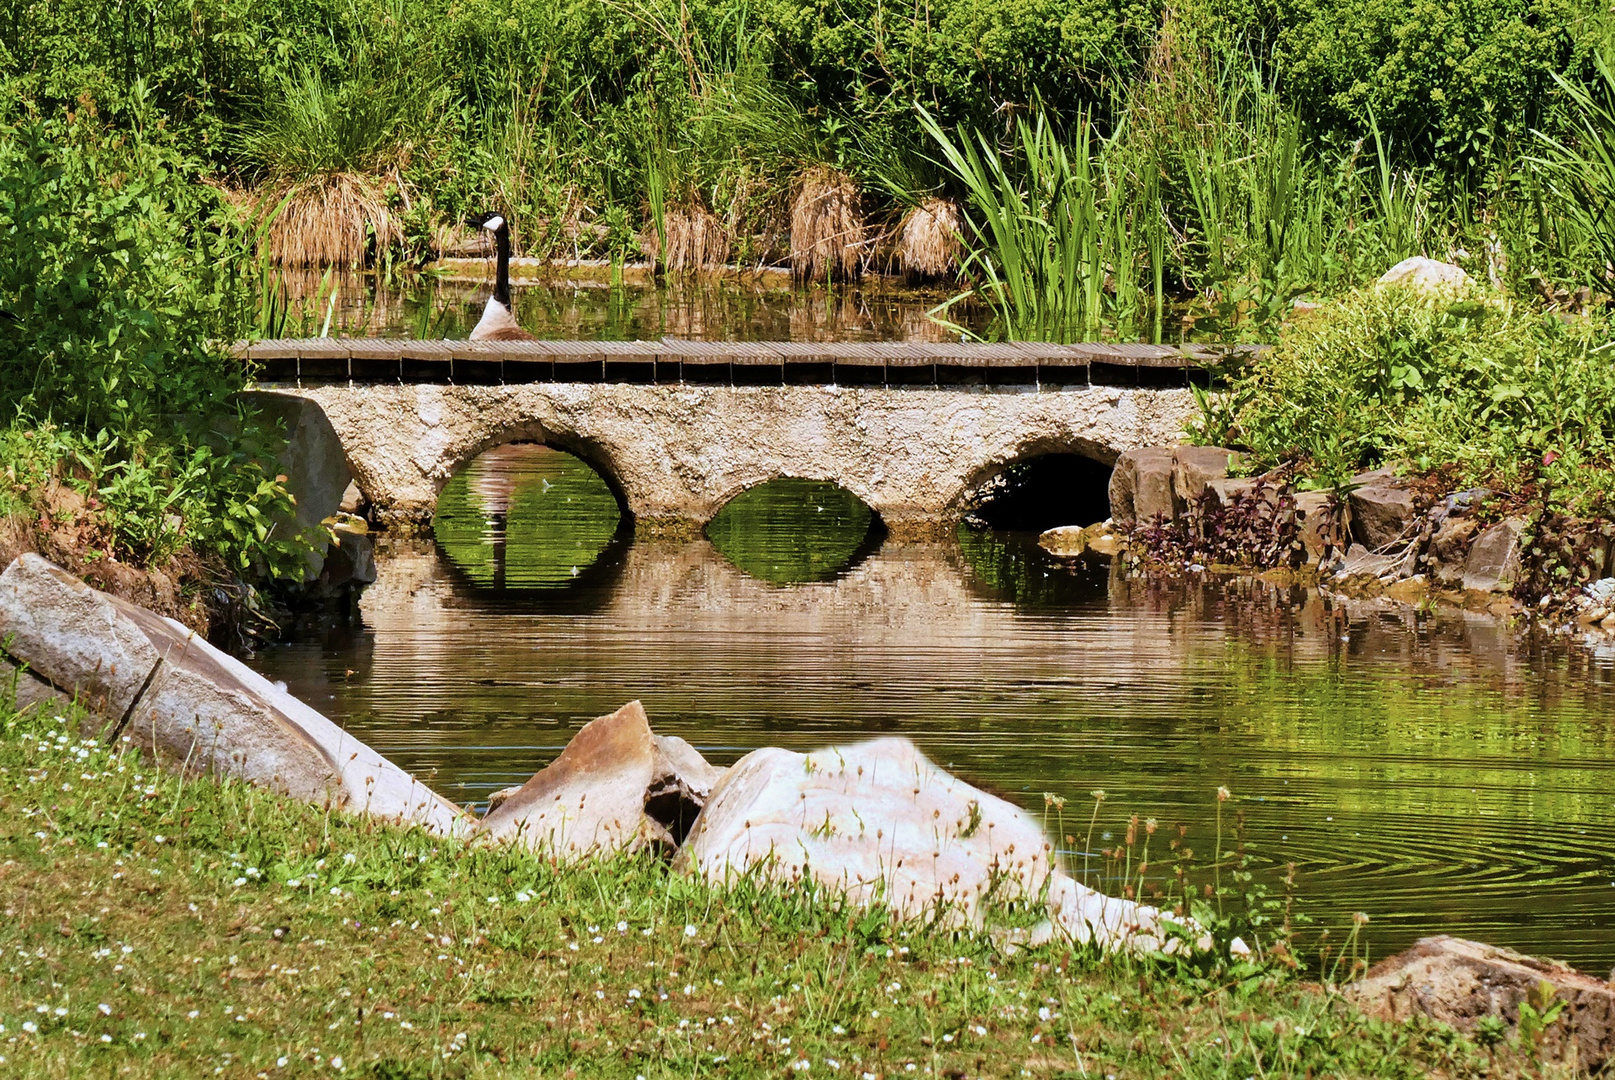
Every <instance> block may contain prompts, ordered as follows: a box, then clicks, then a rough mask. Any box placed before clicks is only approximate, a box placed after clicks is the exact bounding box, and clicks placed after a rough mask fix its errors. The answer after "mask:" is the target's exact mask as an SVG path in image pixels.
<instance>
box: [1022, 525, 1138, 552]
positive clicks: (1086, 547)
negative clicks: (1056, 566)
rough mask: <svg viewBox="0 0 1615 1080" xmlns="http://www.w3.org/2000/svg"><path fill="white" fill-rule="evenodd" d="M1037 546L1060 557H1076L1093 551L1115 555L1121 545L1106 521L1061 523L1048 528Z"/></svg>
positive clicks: (1039, 536) (1038, 539) (1039, 537)
mask: <svg viewBox="0 0 1615 1080" xmlns="http://www.w3.org/2000/svg"><path fill="white" fill-rule="evenodd" d="M1037 546H1038V547H1040V548H1042V549H1043V550H1044V551H1046V552H1048V553H1049V554H1050V555H1053V556H1054V557H1056V558H1059V559H1075V558H1079V557H1080V556H1082V555H1085V554H1088V553H1089V552H1092V553H1093V554H1095V555H1106V556H1109V555H1114V554H1116V552H1117V551H1118V550H1119V548H1120V545H1119V544H1118V542H1117V540H1116V534H1115V533H1113V532H1111V531H1110V525H1109V524H1108V523H1106V522H1103V521H1101V522H1098V523H1096V524H1093V525H1061V526H1060V527H1058V528H1054V529H1048V530H1046V531H1044V532H1042V533H1040V534H1038V538H1037Z"/></svg>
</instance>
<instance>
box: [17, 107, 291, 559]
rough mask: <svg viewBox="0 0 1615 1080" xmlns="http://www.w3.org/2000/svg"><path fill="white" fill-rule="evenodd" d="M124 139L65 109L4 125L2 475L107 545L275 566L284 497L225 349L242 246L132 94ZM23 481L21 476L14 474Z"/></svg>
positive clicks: (233, 322)
mask: <svg viewBox="0 0 1615 1080" xmlns="http://www.w3.org/2000/svg"><path fill="white" fill-rule="evenodd" d="M131 100H132V102H133V106H134V112H133V114H132V115H131V116H130V117H128V118H126V121H125V123H124V124H123V125H121V127H122V130H121V131H119V130H114V129H113V128H111V127H109V126H107V125H105V124H103V123H102V122H101V120H100V118H99V117H98V116H97V115H96V109H95V107H94V105H93V104H92V103H90V102H89V101H88V100H87V99H86V100H85V101H84V102H83V103H81V105H80V107H79V109H78V110H77V111H76V112H75V113H69V114H68V115H67V116H65V117H61V118H54V119H49V120H41V119H38V118H34V117H25V118H22V119H14V120H8V121H5V122H4V126H0V309H4V310H6V311H7V312H8V313H9V317H8V318H3V319H0V355H3V356H4V357H5V363H4V364H3V365H0V402H3V403H4V405H5V407H6V411H7V412H8V413H9V415H8V416H6V417H4V418H3V419H4V421H6V422H9V423H10V424H11V425H12V428H11V430H9V431H8V432H6V433H5V435H4V437H3V438H0V444H3V445H4V448H5V451H6V459H7V462H6V463H7V464H8V465H9V466H10V467H11V468H12V472H13V478H14V481H13V482H14V483H15V482H17V481H18V480H22V481H24V486H33V487H35V488H37V487H39V486H40V485H41V484H42V482H43V481H45V480H48V479H55V480H58V481H61V482H64V483H70V484H73V485H74V486H76V487H78V488H79V489H80V490H81V491H82V492H83V493H84V494H87V495H90V496H93V497H95V498H96V499H97V500H98V501H99V502H100V503H101V504H103V505H104V506H105V507H106V508H107V510H108V512H109V514H110V517H111V521H112V523H113V527H114V539H113V550H112V551H109V552H107V553H106V554H119V555H123V556H125V557H129V558H132V559H137V560H145V559H151V558H162V557H165V556H167V555H169V554H172V553H173V552H174V551H176V550H177V549H178V548H179V547H181V546H184V545H190V546H192V547H194V548H196V549H197V550H198V551H199V552H202V553H205V554H210V555H219V556H223V557H225V558H227V559H228V561H229V562H231V563H232V564H233V565H234V566H236V567H237V568H246V567H248V566H256V567H257V568H259V569H264V570H271V571H275V570H288V569H289V568H291V567H293V566H295V565H297V560H298V558H299V551H300V545H299V544H298V542H297V538H296V537H293V536H287V535H280V534H278V533H277V532H276V530H275V527H274V525H273V522H274V521H275V520H277V516H279V515H284V513H285V511H286V510H287V509H288V506H289V503H288V497H287V495H286V492H285V491H284V489H283V488H282V487H281V486H279V485H278V484H276V482H275V481H274V480H273V478H272V477H270V476H267V475H266V474H265V472H264V470H263V469H262V468H261V467H260V466H259V465H258V464H256V461H257V460H267V458H268V455H267V454H266V453H265V448H264V446H263V445H261V444H260V443H261V441H262V440H263V439H264V438H266V437H272V436H273V433H262V432H258V431H257V430H256V428H255V426H254V425H253V424H252V423H251V421H250V417H246V416H244V415H243V414H242V412H241V410H240V407H239V406H238V405H236V404H235V403H234V402H233V400H232V395H233V394H234V393H235V391H237V390H239V389H240V388H241V387H242V386H243V384H244V382H245V378H246V373H245V371H244V370H243V369H242V367H241V365H240V363H239V362H238V361H236V360H235V359H234V358H233V357H232V356H231V355H230V353H229V350H228V349H227V347H226V343H228V342H230V341H232V340H234V339H235V338H236V337H237V336H238V334H239V331H240V329H241V328H242V326H243V325H244V320H245V317H246V315H247V307H248V295H247V293H246V291H245V280H244V278H245V275H243V273H242V270H243V256H244V253H245V251H246V250H247V247H246V245H245V244H244V243H243V239H242V237H241V236H240V235H239V234H238V232H237V230H236V228H235V226H234V224H233V221H232V218H231V217H230V216H229V214H228V213H227V210H226V208H225V207H224V206H223V205H222V204H221V202H220V201H219V199H218V197H217V195H216V194H215V192H214V191H213V189H211V188H209V187H206V186H203V185H200V184H198V183H196V182H195V180H196V173H195V168H194V166H193V165H191V163H189V162H187V161H186V160H185V159H184V158H183V157H182V156H181V155H179V154H178V153H177V152H176V151H175V150H174V149H173V148H172V147H171V146H170V145H169V144H168V142H167V141H166V140H165V139H164V137H163V136H162V134H161V132H160V131H159V130H158V125H157V123H156V121H155V117H154V114H153V111H152V109H151V107H150V103H149V101H148V100H147V98H146V97H145V95H144V93H143V90H142V88H140V87H138V86H137V87H136V89H135V92H134V94H133V95H132V97H131ZM19 474H20V475H19Z"/></svg>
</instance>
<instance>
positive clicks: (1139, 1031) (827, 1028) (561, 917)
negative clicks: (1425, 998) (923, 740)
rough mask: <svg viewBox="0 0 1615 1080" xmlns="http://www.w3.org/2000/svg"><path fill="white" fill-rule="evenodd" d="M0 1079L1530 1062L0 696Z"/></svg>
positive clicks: (1326, 1000)
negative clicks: (417, 811) (387, 817)
mask: <svg viewBox="0 0 1615 1080" xmlns="http://www.w3.org/2000/svg"><path fill="white" fill-rule="evenodd" d="M0 728H3V732H0V822H3V824H0V851H3V862H0V903H3V905H4V911H5V915H6V918H5V921H4V924H3V925H0V949H3V952H4V959H3V960H0V1024H3V1026H4V1027H3V1031H0V1057H3V1058H4V1065H5V1069H6V1071H7V1073H8V1075H17V1076H81V1075H114V1074H115V1075H141V1076H160V1075H169V1076H197V1075H209V1074H222V1075H236V1076H255V1075H266V1074H267V1075H277V1074H280V1073H282V1072H285V1073H288V1074H313V1073H322V1072H346V1073H351V1074H354V1075H360V1076H375V1077H415V1076H420V1077H427V1076H503V1075H568V1076H625V1077H626V1076H636V1075H643V1076H647V1077H655V1076H674V1075H678V1076H690V1075H741V1076H750V1075H791V1074H794V1073H796V1072H811V1073H813V1074H819V1075H823V1074H829V1075H851V1076H865V1075H872V1076H900V1075H910V1074H915V1075H933V1076H972V1077H974V1076H1015V1075H1033V1076H1093V1077H1099V1076H1195V1077H1201V1076H1203V1077H1224V1076H1227V1077H1243V1076H1248V1075H1267V1076H1284V1077H1303V1076H1322V1075H1339V1076H1373V1077H1380V1076H1384V1077H1392V1076H1398V1077H1400V1076H1409V1077H1411V1076H1424V1075H1429V1074H1430V1073H1431V1072H1438V1073H1440V1074H1441V1075H1447V1076H1464V1075H1508V1074H1511V1073H1515V1072H1519V1071H1524V1072H1526V1073H1530V1072H1533V1071H1534V1070H1533V1069H1532V1068H1531V1067H1530V1066H1529V1063H1528V1055H1523V1054H1516V1053H1515V1052H1514V1051H1512V1050H1510V1049H1509V1048H1508V1047H1506V1046H1504V1047H1494V1048H1493V1049H1492V1050H1490V1051H1483V1050H1481V1049H1479V1048H1477V1047H1476V1046H1475V1045H1473V1044H1471V1043H1470V1042H1468V1041H1467V1040H1465V1039H1463V1038H1461V1037H1458V1036H1456V1035H1454V1034H1453V1033H1452V1032H1450V1031H1447V1030H1444V1029H1436V1028H1434V1027H1430V1026H1427V1025H1420V1024H1414V1025H1387V1024H1383V1023H1380V1022H1374V1021H1368V1020H1365V1019H1364V1018H1362V1017H1361V1016H1360V1015H1358V1014H1356V1013H1354V1012H1353V1011H1352V1010H1350V1009H1349V1008H1348V1007H1347V1006H1345V1005H1344V1004H1343V1003H1342V1002H1341V1001H1340V1000H1339V999H1338V998H1336V997H1333V996H1331V995H1329V994H1326V993H1325V992H1323V991H1322V990H1321V989H1319V988H1318V987H1317V986H1315V985H1308V984H1304V983H1302V982H1299V981H1296V980H1295V979H1294V978H1293V977H1292V976H1291V975H1290V974H1288V972H1287V970H1286V969H1284V968H1282V967H1273V968H1260V967H1256V966H1252V965H1248V964H1242V965H1238V966H1234V967H1228V966H1226V965H1220V964H1217V963H1213V962H1210V961H1206V962H1203V963H1199V962H1197V963H1185V962H1172V961H1166V960H1159V961H1156V960H1145V959H1126V958H1106V957H1101V956H1097V955H1094V954H1090V953H1088V952H1085V951H1080V950H1079V951H1075V952H1073V951H1070V950H1068V949H1065V948H1058V947H1052V946H1050V947H1042V948H1038V949H1032V950H1027V951H1023V952H1019V953H1016V954H1014V955H1006V954H1005V953H1004V952H1002V951H1000V950H998V949H997V948H995V947H994V946H993V945H992V944H991V943H990V942H988V941H986V940H983V939H979V938H976V937H973V936H958V935H954V934H949V933H944V932H941V931H936V930H930V929H926V928H924V927H921V926H916V925H909V926H903V925H896V924H893V923H892V922H890V921H889V920H888V919H886V918H885V917H884V916H883V915H881V914H879V913H878V912H873V913H872V912H860V911H847V910H844V909H842V908H841V907H840V906H839V905H838V904H837V903H836V902H835V901H834V899H833V898H830V897H825V896H822V895H820V896H814V895H810V894H808V893H805V892H791V891H784V892H776V891H771V890H766V889H758V888H752V887H748V886H745V885H742V886H738V887H736V888H734V889H728V890H725V889H715V888H711V887H707V886H704V885H701V884H699V883H697V882H695V881H692V880H688V879H685V878H682V877H680V876H678V875H675V874H672V873H671V872H669V871H668V869H667V868H666V867H665V865H664V864H662V863H660V862H657V861H653V860H649V859H640V858H628V859H620V860H615V861H608V862H600V863H593V864H586V865H582V866H577V867H571V868H567V867H557V866H554V865H552V864H550V863H548V862H546V861H544V860H542V859H539V858H535V857H533V856H531V855H527V854H523V853H517V852H512V851H506V850H490V849H483V848H473V847H468V846H466V845H463V844H460V843H455V842H448V841H442V840H436V839H433V838H430V837H427V836H424V835H422V834H420V833H416V832H406V831H403V830H399V829H395V828H390V827H384V826H379V825H375V824H371V823H364V822H359V821H355V820H353V819H350V818H346V817H343V816H340V815H333V814H330V813H327V812H323V811H322V810H320V809H319V808H317V807H310V806H304V805H299V804H292V803H287V802H284V801H282V800H280V799H278V798H275V797H272V796H270V795H267V794H265V793H263V792H261V791H258V790H255V789H250V788H246V787H243V786H241V785H238V784H231V783H226V784H219V783H214V782H212V781H208V780H198V781H193V782H180V781H178V780H176V779H175V778H173V777H170V776H168V775H166V774H163V773H159V772H155V771H153V770H152V769H151V768H150V766H149V765H147V764H146V763H144V762H143V761H142V759H141V757H140V755H139V754H138V752H136V751H134V750H133V749H131V748H130V747H128V746H127V745H123V746H119V747H118V748H116V750H115V751H108V750H107V749H106V748H103V747H100V746H96V745H88V744H81V743H79V741H78V740H77V738H76V736H75V735H74V733H73V730H72V727H71V725H70V724H68V723H66V722H63V721H60V720H57V719H54V718H52V717H50V716H48V715H47V716H41V717H38V718H28V717H22V718H19V717H18V716H17V715H16V713H15V712H14V711H13V710H11V709H10V708H4V709H3V710H0Z"/></svg>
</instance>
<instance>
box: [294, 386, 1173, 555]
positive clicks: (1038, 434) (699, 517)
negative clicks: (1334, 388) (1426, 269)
mask: <svg viewBox="0 0 1615 1080" xmlns="http://www.w3.org/2000/svg"><path fill="white" fill-rule="evenodd" d="M275 392H279V393H285V394H294V395H298V396H301V397H305V398H308V399H310V400H312V401H314V402H316V403H318V404H319V406H320V407H321V408H322V409H323V410H324V412H325V414H326V416H327V417H328V418H329V420H330V422H331V425H332V427H333V428H334V429H335V431H336V433H337V435H338V437H339V438H340V439H341V441H342V445H343V448H344V450H345V451H346V453H347V457H348V462H349V466H350V468H351V470H352V473H353V477H354V480H355V482H356V483H357V485H358V487H359V489H360V490H361V491H362V492H363V493H364V495H365V496H366V498H367V500H368V501H369V503H370V505H371V506H372V507H373V509H374V511H375V514H376V516H377V517H378V519H379V521H380V522H381V524H383V525H384V526H385V527H387V528H389V529H396V530H400V531H416V530H422V529H424V528H426V527H428V526H429V525H430V522H431V519H432V515H433V513H434V511H435V509H436V506H437V496H438V493H439V492H440V491H441V490H442V488H443V485H444V484H445V483H447V482H448V480H449V478H450V477H452V476H453V475H454V474H455V473H456V472H457V471H458V470H459V469H460V468H462V467H463V466H464V465H465V464H466V463H468V462H469V461H471V460H472V459H473V458H475V457H476V456H477V455H478V454H480V453H482V452H483V451H485V450H488V449H490V448H492V447H494V446H498V445H501V444H503V443H509V442H519V441H532V442H540V443H544V444H547V445H550V446H554V447H557V448H559V449H562V450H566V451H568V452H570V453H573V454H576V455H577V456H578V457H580V458H582V459H583V460H584V461H586V462H587V463H588V464H589V465H590V466H591V467H593V468H595V469H596V470H597V471H599V472H600V474H601V475H602V476H603V477H604V478H605V479H606V481H607V482H608V483H610V484H611V485H612V486H613V487H614V488H615V489H616V490H617V491H618V492H619V493H620V495H621V497H622V500H623V502H624V504H625V506H626V507H627V509H628V511H629V512H630V513H631V514H633V516H634V517H635V518H636V519H637V520H639V521H641V522H653V523H665V524H675V525H688V526H694V527H699V526H701V525H703V524H705V523H706V522H707V521H709V520H711V518H712V517H713V515H715V514H716V513H717V512H718V510H719V509H720V508H721V507H722V506H723V505H724V504H725V503H726V502H728V501H729V499H731V498H733V497H734V496H735V495H737V494H739V493H740V492H741V491H744V490H746V489H747V488H750V487H753V486H755V485H757V484H761V483H765V482H767V481H769V480H773V479H777V478H779V477H787V476H788V477H799V478H803V479H813V480H828V481H832V482H834V483H837V484H840V485H841V486H842V487H844V488H846V489H847V490H849V491H851V492H852V493H853V494H854V495H857V496H858V497H859V498H860V499H862V500H863V501H864V502H866V503H867V504H868V505H869V506H870V508H871V509H873V510H874V511H875V512H876V513H878V514H879V515H880V516H881V519H882V520H883V521H884V523H885V524H886V526H887V528H888V529H889V530H890V531H891V532H892V533H894V534H897V535H904V534H912V535H934V534H936V533H938V532H941V531H944V530H946V529H948V528H951V527H952V525H953V524H954V523H955V522H956V520H957V517H958V515H959V512H960V502H961V500H962V499H963V497H964V496H965V494H966V493H967V492H969V491H970V490H972V489H973V488H975V487H976V486H978V485H979V484H981V483H982V482H984V481H985V480H987V479H989V478H990V477H991V476H992V475H993V474H995V473H996V472H998V471H1000V470H1002V469H1003V468H1005V467H1006V466H1008V465H1010V464H1013V463H1014V462H1016V461H1021V460H1025V459H1028V458H1031V457H1035V456H1038V455H1042V454H1049V453H1078V454H1083V455H1085V456H1088V457H1091V458H1093V459H1095V460H1097V461H1101V462H1104V463H1106V464H1109V463H1111V462H1114V461H1115V459H1116V457H1117V456H1118V455H1119V454H1120V453H1122V452H1123V451H1124V450H1128V449H1132V448H1134V447H1139V446H1149V445H1158V444H1161V443H1165V442H1170V441H1175V440H1176V439H1177V438H1178V436H1179V435H1180V433H1181V432H1182V430H1183V426H1184V424H1185V422H1186V421H1187V420H1188V419H1189V418H1190V417H1191V416H1192V415H1193V414H1194V412H1195V404H1194V399H1193V396H1192V394H1191V393H1190V391H1189V390H1187V389H1156V388H1130V387H1113V386H1081V387H1069V388H1066V387H1059V388H1049V387H1044V388H1042V389H1039V388H1037V387H1035V386H1025V387H1004V386H994V387H980V386H975V387H970V386H962V387H957V388H945V387H915V388H902V387H880V386H877V387H862V386H818V385H800V386H797V385H792V386H723V385H700V384H689V385H681V384H649V385H636V384H624V383H560V382H547V383H528V384H516V385H488V386H460V385H436V384H403V383H394V384H385V383H379V384H371V385H357V384H331V385H324V386H313V387H306V388H302V389H282V390H278V391H275Z"/></svg>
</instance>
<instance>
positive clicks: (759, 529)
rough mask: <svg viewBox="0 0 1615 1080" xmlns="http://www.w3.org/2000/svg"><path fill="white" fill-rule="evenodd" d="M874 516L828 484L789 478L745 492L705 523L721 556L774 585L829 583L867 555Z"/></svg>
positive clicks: (851, 496) (853, 497)
mask: <svg viewBox="0 0 1615 1080" xmlns="http://www.w3.org/2000/svg"><path fill="white" fill-rule="evenodd" d="M875 531H876V530H875V515H874V512H873V511H871V510H870V509H869V507H867V506H865V505H864V503H863V501H862V500H860V499H859V498H858V496H856V495H854V494H853V493H852V492H850V491H848V490H847V489H846V488H843V487H839V486H837V485H836V484H832V483H830V482H828V481H825V480H799V479H795V478H789V477H788V478H785V479H780V480H771V481H769V482H768V483H766V484H760V485H758V486H757V487H754V488H751V489H750V490H747V491H743V492H741V493H740V494H739V495H736V496H735V497H734V498H733V499H731V500H729V502H728V503H727V504H726V505H725V506H724V508H723V509H722V510H720V511H718V516H717V517H715V518H713V519H712V520H711V521H710V522H709V523H708V524H707V539H708V540H711V541H712V546H713V547H715V548H717V549H718V551H719V552H721V553H722V555H723V557H724V558H726V559H728V560H729V561H730V562H732V563H734V564H735V565H736V566H738V567H739V568H740V569H742V570H744V571H745V572H746V573H748V574H750V575H751V576H752V577H754V578H760V579H761V580H763V581H767V582H769V583H771V584H774V585H793V584H797V583H800V582H807V581H830V580H832V579H834V578H836V577H837V576H839V575H840V574H842V573H844V572H845V571H846V570H848V569H849V568H850V567H851V566H852V565H853V564H854V563H855V562H857V561H858V560H859V559H860V558H861V557H862V556H863V555H865V554H867V553H868V550H869V547H870V542H871V540H873V539H875V536H874V532H875Z"/></svg>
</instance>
